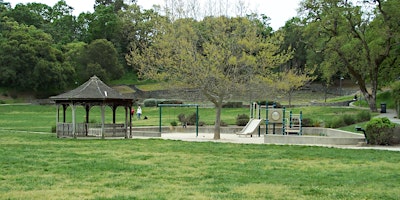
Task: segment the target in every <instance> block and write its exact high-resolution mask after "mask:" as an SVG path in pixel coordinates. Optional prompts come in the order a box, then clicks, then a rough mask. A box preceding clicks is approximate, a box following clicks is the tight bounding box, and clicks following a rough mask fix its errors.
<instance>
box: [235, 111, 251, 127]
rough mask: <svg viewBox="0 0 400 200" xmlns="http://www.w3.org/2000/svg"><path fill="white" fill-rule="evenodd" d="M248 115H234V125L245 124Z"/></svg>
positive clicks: (247, 120) (248, 118)
mask: <svg viewBox="0 0 400 200" xmlns="http://www.w3.org/2000/svg"><path fill="white" fill-rule="evenodd" d="M249 120H250V117H249V116H248V115H246V114H241V115H238V116H237V117H236V125H238V126H246V124H247V122H249Z"/></svg>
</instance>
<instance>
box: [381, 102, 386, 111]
mask: <svg viewBox="0 0 400 200" xmlns="http://www.w3.org/2000/svg"><path fill="white" fill-rule="evenodd" d="M381 113H386V103H381Z"/></svg>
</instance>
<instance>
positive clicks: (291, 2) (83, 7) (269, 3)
mask: <svg viewBox="0 0 400 200" xmlns="http://www.w3.org/2000/svg"><path fill="white" fill-rule="evenodd" d="M5 1H6V2H7V0H5ZM57 1H58V0H8V2H11V6H12V7H14V6H15V5H16V4H18V3H23V4H26V3H29V2H37V3H44V4H47V5H49V6H53V5H54V4H56V2H57ZM200 1H204V0H200ZM237 1H238V0H229V2H232V4H236V2H237ZM244 1H245V2H246V5H248V7H249V9H250V10H251V11H252V12H256V13H259V14H265V15H267V16H268V17H270V18H271V26H272V28H273V29H274V30H277V29H278V28H279V27H282V26H284V25H285V22H286V21H287V20H289V19H291V18H292V17H294V16H296V15H297V12H296V9H297V8H298V5H299V2H300V0H244ZM66 2H67V4H68V5H70V6H72V7H73V8H74V14H75V15H78V14H79V13H81V12H87V11H89V12H93V4H94V2H95V1H94V0H66ZM138 4H139V5H141V6H142V7H143V8H146V9H149V8H151V7H152V5H154V4H158V5H161V6H163V5H164V0H138Z"/></svg>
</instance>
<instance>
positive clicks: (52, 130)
mask: <svg viewBox="0 0 400 200" xmlns="http://www.w3.org/2000/svg"><path fill="white" fill-rule="evenodd" d="M51 132H52V133H55V132H57V127H56V125H54V126H51Z"/></svg>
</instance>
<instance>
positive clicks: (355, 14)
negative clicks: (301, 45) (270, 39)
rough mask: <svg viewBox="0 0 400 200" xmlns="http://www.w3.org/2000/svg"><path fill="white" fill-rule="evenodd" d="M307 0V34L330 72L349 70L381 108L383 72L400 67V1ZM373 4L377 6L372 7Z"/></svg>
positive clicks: (373, 106)
mask: <svg viewBox="0 0 400 200" xmlns="http://www.w3.org/2000/svg"><path fill="white" fill-rule="evenodd" d="M352 2H353V1H347V0H304V1H302V3H301V9H302V12H303V15H304V18H305V20H306V21H307V22H308V26H307V33H308V35H307V37H308V38H309V39H310V41H311V42H312V43H313V47H314V51H315V52H322V54H321V55H322V56H324V59H323V61H322V63H321V65H322V67H324V68H325V70H324V71H325V72H327V73H331V74H332V73H336V71H341V73H348V74H350V75H351V76H352V78H353V79H354V82H357V83H358V85H359V87H360V90H361V92H362V93H363V95H364V96H365V98H366V100H367V102H368V104H369V107H370V109H371V110H372V111H377V107H376V94H377V90H378V87H379V80H380V78H379V74H380V73H381V72H382V70H384V69H385V68H388V67H389V68H397V70H396V71H398V68H399V65H398V63H397V65H396V62H398V61H397V58H398V56H399V51H398V49H399V39H400V37H399V27H400V24H399V23H398V19H399V12H398V11H399V10H400V1H398V0H386V1H384V0H371V1H363V4H361V5H358V6H357V5H354V4H353V3H352ZM366 5H368V6H370V5H373V6H374V9H373V10H372V11H371V9H368V8H369V7H368V6H366Z"/></svg>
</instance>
